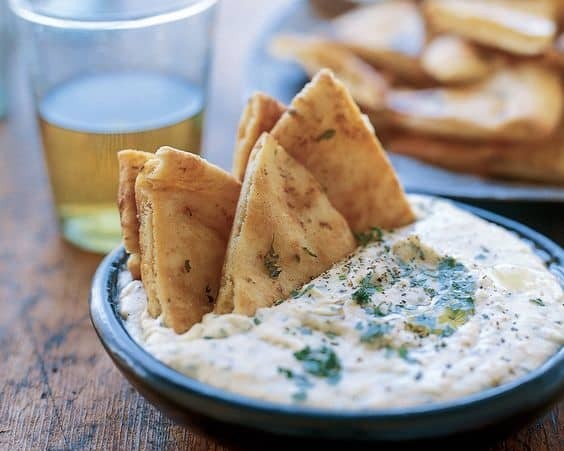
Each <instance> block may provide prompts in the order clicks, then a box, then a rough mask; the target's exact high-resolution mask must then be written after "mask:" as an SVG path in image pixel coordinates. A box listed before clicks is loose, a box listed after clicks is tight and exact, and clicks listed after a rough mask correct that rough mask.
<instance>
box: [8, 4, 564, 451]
mask: <svg viewBox="0 0 564 451" xmlns="http://www.w3.org/2000/svg"><path fill="white" fill-rule="evenodd" d="M285 3H287V2H286V1H285V0H276V1H273V0H270V1H269V2H263V1H260V0H224V2H223V3H222V5H221V8H220V14H219V18H218V31H217V45H216V50H217V51H216V54H215V57H214V66H213V67H214V70H213V76H212V89H211V103H210V108H209V114H208V120H207V121H206V132H205V139H204V142H205V144H204V145H205V148H206V152H205V153H206V155H207V157H208V158H209V159H210V160H212V161H213V162H215V163H217V164H219V165H221V166H223V167H226V168H229V166H230V162H231V149H232V145H233V140H234V135H235V128H236V124H237V119H238V114H239V112H240V110H241V107H242V105H243V103H244V101H245V94H246V91H245V90H244V83H243V80H244V70H246V69H245V68H244V65H243V64H242V62H243V61H244V58H245V55H246V53H247V52H248V50H249V46H250V45H251V44H252V42H253V39H255V38H256V36H257V34H258V32H259V31H260V29H261V27H263V26H264V24H265V21H267V20H269V18H270V17H272V14H275V12H276V10H277V8H279V7H280V6H282V5H283V4H285ZM22 66H23V61H22V56H21V54H20V52H19V51H18V50H17V49H16V50H15V51H14V52H13V55H12V59H11V61H10V65H9V67H10V73H9V79H10V85H9V86H10V87H9V91H10V96H11V111H10V115H9V116H8V118H7V119H6V120H4V121H3V122H0V158H1V159H2V161H1V162H0V217H1V222H0V307H1V309H0V449H6V450H19V449H83V448H86V449H201V450H212V449H213V450H223V449H225V450H227V449H229V450H231V449H246V448H248V443H249V441H248V440H246V443H247V445H245V446H243V445H241V444H238V443H237V442H236V440H235V442H233V441H231V443H230V444H228V445H226V444H225V441H224V440H223V437H222V434H221V430H218V431H215V432H212V434H211V435H208V436H203V435H199V434H198V433H196V432H194V431H191V430H190V429H188V428H183V427H180V426H176V425H175V424H174V423H173V422H172V421H171V420H169V419H167V418H166V417H165V416H163V415H162V414H161V413H160V412H159V411H158V410H156V409H155V408H154V407H152V406H151V405H150V404H148V403H147V402H146V401H145V400H144V399H143V398H142V397H141V396H140V395H138V394H137V392H136V391H135V390H134V389H133V388H132V387H131V386H130V385H129V384H128V383H127V382H126V381H125V379H124V378H123V377H122V376H121V375H120V374H119V372H118V371H117V370H116V369H115V368H114V366H113V364H112V362H111V361H110V359H109V358H108V357H107V356H106V354H105V352H104V350H103V349H102V346H101V345H100V343H99V341H98V339H97V337H96V335H95V333H94V330H93V328H92V326H91V324H90V320H89V317H88V305H87V302H88V293H89V286H90V281H91V278H92V275H93V273H94V270H95V268H96V266H97V265H98V263H99V262H100V259H101V257H100V256H97V255H92V254H88V253H85V252H82V251H80V250H78V249H76V248H74V247H72V246H71V245H69V244H67V243H66V242H64V241H62V240H61V239H60V237H59V235H58V231H57V225H56V218H55V215H54V212H53V210H52V200H51V194H50V191H49V185H48V181H47V177H46V172H45V167H44V164H43V159H42V154H41V148H40V144H39V140H38V133H37V127H36V124H35V120H34V119H35V118H34V113H33V108H32V105H31V97H30V94H29V92H28V89H27V84H26V78H25V75H24V71H23V69H22ZM494 207H495V206H494ZM500 208H502V207H500ZM505 208H506V207H505ZM548 208H549V209H548V210H547V211H549V213H546V211H544V210H543V211H541V212H539V211H537V210H535V209H532V210H531V209H526V208H525V207H520V210H519V212H518V213H519V214H521V215H525V216H524V219H525V220H527V217H528V218H529V219H530V221H528V222H531V223H533V224H534V225H537V226H538V227H539V228H541V229H544V230H545V231H546V233H549V232H554V234H556V235H553V236H554V237H555V239H557V240H558V241H560V243H562V240H563V236H562V231H563V229H564V227H563V225H564V220H563V218H562V211H561V207H560V206H558V205H557V206H552V207H548ZM554 209H556V210H554ZM558 209H560V213H558ZM550 212H552V216H550V214H551V213H550ZM555 212H556V216H555V215H554V214H555ZM504 213H508V212H507V211H504ZM510 213H511V212H510ZM527 215H528V216H527ZM547 215H548V216H547ZM517 216H519V215H517ZM526 222H527V221H526ZM563 409H564V403H560V404H559V405H557V406H556V407H554V409H553V410H552V411H551V412H549V413H548V414H547V415H546V416H544V417H543V418H540V419H538V420H537V421H536V422H534V423H533V424H531V425H529V426H528V427H525V428H523V429H521V430H520V431H518V432H517V433H514V434H513V435H511V436H509V437H506V438H503V439H498V440H497V441H494V442H491V443H489V444H488V445H486V446H485V448H484V449H490V450H558V449H564V414H563ZM247 439H248V438H247Z"/></svg>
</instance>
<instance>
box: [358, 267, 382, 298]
mask: <svg viewBox="0 0 564 451" xmlns="http://www.w3.org/2000/svg"><path fill="white" fill-rule="evenodd" d="M376 291H379V292H381V291H382V287H381V286H379V285H375V284H374V283H373V282H372V273H370V274H368V275H367V276H366V277H365V278H364V279H362V281H361V282H360V286H359V288H358V289H357V290H356V291H355V292H353V294H352V298H353V300H354V301H356V303H357V304H359V305H366V304H368V302H370V297H371V296H372V295H373V294H374V293H375V292H376Z"/></svg>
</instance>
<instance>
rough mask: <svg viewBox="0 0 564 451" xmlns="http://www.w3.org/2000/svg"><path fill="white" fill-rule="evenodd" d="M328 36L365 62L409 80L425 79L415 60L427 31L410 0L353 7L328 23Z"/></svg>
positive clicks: (418, 81) (419, 13) (423, 80)
mask: <svg viewBox="0 0 564 451" xmlns="http://www.w3.org/2000/svg"><path fill="white" fill-rule="evenodd" d="M331 32H332V37H333V38H334V39H335V40H336V41H337V42H339V43H341V44H343V45H345V46H346V47H348V48H349V49H351V50H352V51H353V52H355V53H356V54H357V55H359V56H360V57H361V58H363V59H364V60H366V61H367V62H368V63H370V64H372V65H374V66H375V67H378V68H383V69H387V70H390V71H391V72H393V73H395V74H397V75H399V76H400V77H402V78H404V79H405V80H408V81H411V82H413V83H420V82H425V81H427V79H428V77H427V76H426V74H425V72H424V71H423V70H422V68H421V66H420V64H419V57H420V55H421V53H422V52H423V49H424V47H425V41H426V39H427V33H426V29H425V21H424V19H423V16H422V14H421V12H420V11H419V8H418V7H417V5H416V4H415V3H414V2H412V1H407V0H397V1H387V2H377V3H375V4H373V5H369V6H364V7H361V8H355V9H353V10H352V11H350V12H347V13H345V14H343V15H341V16H339V17H337V18H336V19H335V20H333V21H332V23H331Z"/></svg>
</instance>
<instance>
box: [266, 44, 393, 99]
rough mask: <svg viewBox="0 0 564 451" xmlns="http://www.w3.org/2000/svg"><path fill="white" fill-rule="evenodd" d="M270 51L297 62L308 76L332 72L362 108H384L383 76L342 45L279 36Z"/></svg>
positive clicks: (385, 85)
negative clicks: (327, 70)
mask: <svg viewBox="0 0 564 451" xmlns="http://www.w3.org/2000/svg"><path fill="white" fill-rule="evenodd" d="M270 50H271V53H272V54H273V55H275V56H277V57H278V58H285V59H290V60H294V61H296V62H298V63H299V64H300V65H301V66H302V67H303V68H304V70H305V71H306V73H307V74H308V75H309V77H313V76H315V74H317V72H319V71H320V70H321V69H323V68H327V69H331V70H332V71H333V73H334V74H335V75H336V76H337V78H338V79H339V80H341V81H342V82H343V84H344V85H345V86H346V87H347V89H348V90H349V92H350V93H351V95H352V96H353V98H354V99H355V100H356V102H357V103H358V104H359V105H360V106H361V107H362V108H363V109H367V110H379V109H381V108H382V107H383V105H384V97H385V95H386V91H387V90H388V82H387V81H386V79H385V78H384V76H383V75H382V74H380V73H379V72H378V71H377V70H376V69H374V67H372V66H370V65H369V64H367V63H365V62H364V61H363V60H362V59H361V58H359V57H358V56H356V55H355V54H354V53H353V52H351V51H350V50H348V49H347V48H345V47H343V46H341V45H339V44H336V43H334V42H330V41H327V40H324V39H321V38H316V37H312V36H299V35H279V36H276V37H275V38H274V40H273V41H272V43H271V46H270Z"/></svg>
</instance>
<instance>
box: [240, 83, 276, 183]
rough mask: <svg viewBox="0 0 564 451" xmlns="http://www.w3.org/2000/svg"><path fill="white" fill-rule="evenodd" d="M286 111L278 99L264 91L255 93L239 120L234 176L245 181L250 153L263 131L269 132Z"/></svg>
mask: <svg viewBox="0 0 564 451" xmlns="http://www.w3.org/2000/svg"><path fill="white" fill-rule="evenodd" d="M284 111H286V107H285V106H284V105H283V104H282V103H280V102H279V101H278V100H276V99H274V98H272V97H270V96H269V95H267V94H264V93H262V92H256V93H254V94H253V95H252V96H251V98H250V99H249V101H248V102H247V105H246V107H245V109H244V110H243V114H242V115H241V119H240V120H239V127H238V131H237V140H236V143H235V153H234V155H233V171H232V172H233V176H234V177H235V178H236V179H237V180H239V181H243V178H244V177H245V168H246V167H247V162H248V161H249V155H250V154H251V151H252V150H253V147H254V146H255V144H256V142H257V140H258V139H259V137H260V135H261V134H262V133H263V132H268V131H270V130H271V129H272V127H274V124H276V122H278V119H280V117H281V116H282V114H283V113H284Z"/></svg>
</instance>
